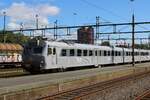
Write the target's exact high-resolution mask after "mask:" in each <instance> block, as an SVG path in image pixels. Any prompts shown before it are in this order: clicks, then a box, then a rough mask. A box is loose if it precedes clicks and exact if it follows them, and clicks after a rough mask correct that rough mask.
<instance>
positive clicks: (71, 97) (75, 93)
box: [39, 71, 150, 100]
mask: <svg viewBox="0 0 150 100" xmlns="http://www.w3.org/2000/svg"><path fill="white" fill-rule="evenodd" d="M147 74H150V71H147V72H142V73H134V74H132V75H128V76H125V77H120V78H118V79H113V80H109V81H106V82H101V83H97V84H94V85H90V86H86V87H82V88H78V89H74V90H70V91H64V92H59V93H57V94H54V95H49V96H46V97H42V98H40V99H39V100H81V99H82V98H84V97H88V96H90V95H92V94H96V93H99V92H102V91H104V90H106V89H110V88H115V87H116V86H119V85H121V84H124V83H127V82H130V81H132V80H135V79H138V78H142V77H144V76H145V75H147Z"/></svg>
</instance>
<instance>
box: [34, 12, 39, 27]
mask: <svg viewBox="0 0 150 100" xmlns="http://www.w3.org/2000/svg"><path fill="white" fill-rule="evenodd" d="M35 17H36V29H38V28H39V19H38V17H39V16H38V14H36V15H35Z"/></svg>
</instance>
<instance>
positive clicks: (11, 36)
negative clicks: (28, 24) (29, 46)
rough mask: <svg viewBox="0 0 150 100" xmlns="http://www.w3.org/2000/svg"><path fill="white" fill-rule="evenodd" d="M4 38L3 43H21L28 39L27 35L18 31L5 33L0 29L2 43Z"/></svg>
mask: <svg viewBox="0 0 150 100" xmlns="http://www.w3.org/2000/svg"><path fill="white" fill-rule="evenodd" d="M4 39H5V43H19V44H22V45H23V44H24V43H26V42H27V41H28V40H29V37H28V36H25V35H23V34H20V33H13V32H5V34H3V32H2V31H0V42H1V43H3V42H4Z"/></svg>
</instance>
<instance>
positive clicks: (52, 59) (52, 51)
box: [47, 47, 57, 67]
mask: <svg viewBox="0 0 150 100" xmlns="http://www.w3.org/2000/svg"><path fill="white" fill-rule="evenodd" d="M47 62H48V63H49V64H48V66H50V67H56V64H57V53H56V47H48V59H47Z"/></svg>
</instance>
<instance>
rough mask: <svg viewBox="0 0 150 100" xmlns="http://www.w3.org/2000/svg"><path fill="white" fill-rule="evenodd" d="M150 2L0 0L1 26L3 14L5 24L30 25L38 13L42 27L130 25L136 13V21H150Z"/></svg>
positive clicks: (128, 0)
mask: <svg viewBox="0 0 150 100" xmlns="http://www.w3.org/2000/svg"><path fill="white" fill-rule="evenodd" d="M149 4H150V0H134V2H131V1H130V0H0V14H1V16H0V23H1V27H2V26H3V16H2V15H3V12H4V11H6V15H7V16H8V17H7V25H8V26H13V25H15V24H16V23H21V22H24V23H30V24H31V22H32V21H33V22H32V24H33V23H34V21H35V15H36V14H38V16H39V19H40V22H41V24H43V25H45V24H52V23H54V22H55V20H58V23H59V24H60V25H79V24H80V25H82V24H89V23H95V17H96V16H100V21H101V22H113V23H118V22H119V23H120V22H129V21H131V15H132V13H133V9H134V13H135V17H136V21H149V20H150V13H148V12H149V9H150V6H149Z"/></svg>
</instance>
